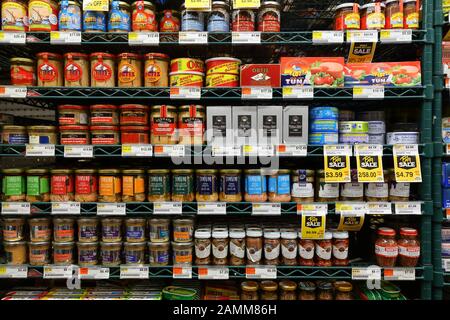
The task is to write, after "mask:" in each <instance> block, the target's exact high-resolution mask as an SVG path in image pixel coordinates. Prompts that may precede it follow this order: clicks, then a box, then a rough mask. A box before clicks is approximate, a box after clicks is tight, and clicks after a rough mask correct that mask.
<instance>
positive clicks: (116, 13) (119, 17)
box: [108, 1, 131, 32]
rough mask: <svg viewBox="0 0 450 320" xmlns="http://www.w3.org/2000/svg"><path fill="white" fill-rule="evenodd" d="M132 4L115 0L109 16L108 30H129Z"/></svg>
mask: <svg viewBox="0 0 450 320" xmlns="http://www.w3.org/2000/svg"><path fill="white" fill-rule="evenodd" d="M130 20H131V19H130V5H129V4H128V3H126V2H125V1H113V2H112V3H111V11H110V12H109V16H108V32H129V31H130V29H131V27H130Z"/></svg>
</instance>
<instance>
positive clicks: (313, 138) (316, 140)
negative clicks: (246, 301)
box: [309, 133, 339, 146]
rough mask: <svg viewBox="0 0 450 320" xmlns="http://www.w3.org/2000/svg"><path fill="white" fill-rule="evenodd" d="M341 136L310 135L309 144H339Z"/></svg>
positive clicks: (332, 134)
mask: <svg viewBox="0 0 450 320" xmlns="http://www.w3.org/2000/svg"><path fill="white" fill-rule="evenodd" d="M338 142H339V134H337V133H312V134H310V135H309V144H310V145H315V146H322V145H324V144H338Z"/></svg>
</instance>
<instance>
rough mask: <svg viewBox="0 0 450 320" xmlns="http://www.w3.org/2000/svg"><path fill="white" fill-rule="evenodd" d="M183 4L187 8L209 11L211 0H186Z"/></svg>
mask: <svg viewBox="0 0 450 320" xmlns="http://www.w3.org/2000/svg"><path fill="white" fill-rule="evenodd" d="M184 5H185V7H186V9H189V10H202V11H203V10H206V11H211V0H186V1H185V2H184Z"/></svg>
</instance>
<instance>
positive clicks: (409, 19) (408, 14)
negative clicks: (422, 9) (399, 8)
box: [403, 0, 420, 29]
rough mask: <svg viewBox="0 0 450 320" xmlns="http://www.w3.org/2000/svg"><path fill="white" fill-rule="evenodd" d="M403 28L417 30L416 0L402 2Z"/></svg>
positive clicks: (417, 11)
mask: <svg viewBox="0 0 450 320" xmlns="http://www.w3.org/2000/svg"><path fill="white" fill-rule="evenodd" d="M403 18H404V24H403V28H406V29H419V22H420V21H419V19H420V18H419V10H418V8H417V0H403Z"/></svg>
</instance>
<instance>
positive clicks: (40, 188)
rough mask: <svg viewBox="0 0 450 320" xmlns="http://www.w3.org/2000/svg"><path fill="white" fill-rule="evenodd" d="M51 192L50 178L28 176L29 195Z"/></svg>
mask: <svg viewBox="0 0 450 320" xmlns="http://www.w3.org/2000/svg"><path fill="white" fill-rule="evenodd" d="M49 192H50V184H49V179H48V178H44V177H33V176H27V195H29V196H39V195H41V194H44V193H49Z"/></svg>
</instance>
